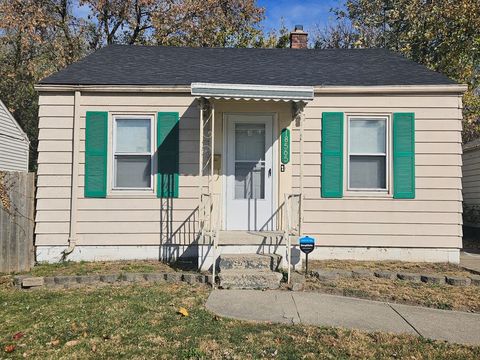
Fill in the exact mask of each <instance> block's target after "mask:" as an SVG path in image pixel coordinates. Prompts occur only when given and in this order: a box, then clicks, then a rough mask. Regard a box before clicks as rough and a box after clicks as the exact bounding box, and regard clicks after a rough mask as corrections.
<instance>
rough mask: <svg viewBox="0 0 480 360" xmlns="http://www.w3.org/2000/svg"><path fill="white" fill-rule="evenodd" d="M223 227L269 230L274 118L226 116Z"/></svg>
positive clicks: (271, 207) (271, 211)
mask: <svg viewBox="0 0 480 360" xmlns="http://www.w3.org/2000/svg"><path fill="white" fill-rule="evenodd" d="M226 122H227V149H226V150H227V151H226V154H227V169H226V170H227V172H226V177H227V181H226V189H225V190H226V193H225V198H226V209H225V210H226V230H252V231H253V230H272V227H273V225H272V224H273V220H272V217H273V178H274V169H273V146H272V145H273V128H272V126H273V117H272V116H270V115H227V118H226Z"/></svg>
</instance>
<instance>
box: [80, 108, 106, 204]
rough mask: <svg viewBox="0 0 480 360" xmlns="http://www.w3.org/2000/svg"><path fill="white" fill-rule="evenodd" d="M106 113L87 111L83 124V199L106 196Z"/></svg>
mask: <svg viewBox="0 0 480 360" xmlns="http://www.w3.org/2000/svg"><path fill="white" fill-rule="evenodd" d="M107 146H108V113H107V112H97V111H87V116H86V124H85V197H90V198H104V197H106V196H107Z"/></svg>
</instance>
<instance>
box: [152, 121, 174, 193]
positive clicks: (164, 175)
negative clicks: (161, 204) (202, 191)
mask: <svg viewBox="0 0 480 360" xmlns="http://www.w3.org/2000/svg"><path fill="white" fill-rule="evenodd" d="M178 125H179V123H178V113H177V112H159V113H158V118H157V146H158V150H157V157H158V175H157V197H159V198H177V197H178V169H179V128H178Z"/></svg>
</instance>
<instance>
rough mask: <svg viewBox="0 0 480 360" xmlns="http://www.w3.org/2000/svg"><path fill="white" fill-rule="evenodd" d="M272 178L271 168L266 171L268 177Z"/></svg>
mask: <svg viewBox="0 0 480 360" xmlns="http://www.w3.org/2000/svg"><path fill="white" fill-rule="evenodd" d="M270 176H272V168H270V169H268V177H270Z"/></svg>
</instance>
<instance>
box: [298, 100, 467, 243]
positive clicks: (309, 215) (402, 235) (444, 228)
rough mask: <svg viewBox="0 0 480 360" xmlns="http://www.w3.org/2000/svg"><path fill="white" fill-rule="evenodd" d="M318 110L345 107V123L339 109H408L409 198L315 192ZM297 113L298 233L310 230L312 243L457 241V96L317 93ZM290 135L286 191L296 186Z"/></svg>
mask: <svg viewBox="0 0 480 360" xmlns="http://www.w3.org/2000/svg"><path fill="white" fill-rule="evenodd" d="M323 112H343V113H345V124H346V119H347V115H389V116H391V115H392V114H393V113H395V112H414V113H415V127H416V129H415V146H416V156H415V160H416V168H415V171H416V197H415V199H413V200H399V199H393V197H392V195H391V194H390V195H377V196H375V194H372V195H370V196H369V195H368V194H364V195H366V196H360V195H356V194H354V193H349V192H345V191H344V197H343V198H341V199H323V198H321V196H320V193H321V192H320V186H321V136H322V129H321V117H322V113H323ZM305 115H306V119H305V144H304V153H305V155H304V164H305V166H304V196H305V203H304V210H305V212H304V232H305V233H307V234H310V235H313V236H315V237H316V238H317V243H318V244H319V245H322V246H348V247H357V246H359V247H368V246H379V247H426V248H429V247H431V248H434V247H444V248H458V247H460V246H461V236H462V229H461V224H462V217H461V213H462V203H461V201H462V193H461V191H462V190H461V189H462V183H461V166H462V159H461V153H462V149H461V118H462V113H461V102H460V98H459V97H458V96H449V95H436V96H427V95H388V96H382V95H369V96H356V95H327V94H320V95H318V96H316V97H315V100H314V101H312V102H310V103H309V104H308V105H307V107H306V108H305ZM344 136H346V131H345V132H344ZM292 141H293V144H292V151H293V154H292V164H293V189H294V191H299V175H300V168H299V128H298V127H295V129H294V131H293V133H292ZM345 142H346V141H345ZM344 156H345V159H346V154H344ZM389 156H391V153H390V155H389ZM346 171H347V169H346V163H345V160H344V172H346ZM345 181H346V179H345V180H344V182H345ZM344 185H345V184H344ZM344 187H345V186H344Z"/></svg>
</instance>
